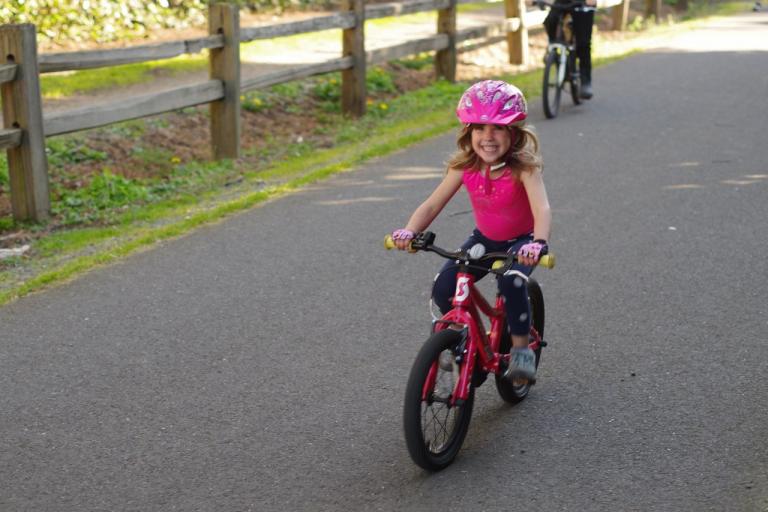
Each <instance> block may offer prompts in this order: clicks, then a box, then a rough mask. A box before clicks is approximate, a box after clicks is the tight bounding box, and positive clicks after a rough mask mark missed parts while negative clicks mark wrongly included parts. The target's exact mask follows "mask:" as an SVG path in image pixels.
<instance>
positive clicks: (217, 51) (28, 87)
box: [0, 0, 629, 221]
mask: <svg viewBox="0 0 768 512" xmlns="http://www.w3.org/2000/svg"><path fill="white" fill-rule="evenodd" d="M472 1H473V0H411V1H408V2H402V3H389V4H376V5H369V6H366V5H365V3H364V0H342V7H341V9H340V11H339V12H337V13H335V14H331V15H328V16H321V17H316V18H312V19H308V20H304V21H297V22H290V23H281V24H275V25H269V26H260V27H248V28H242V27H240V22H239V11H238V8H237V6H233V5H229V4H215V5H212V6H211V7H210V9H209V13H208V14H209V16H208V25H209V35H208V36H207V37H201V38H197V39H188V40H183V41H173V42H168V43H160V44H151V45H141V46H134V47H129V48H121V49H113V50H96V51H81V52H67V53H55V54H41V55H38V54H37V42H36V31H35V26H34V25H31V24H21V25H3V26H0V52H2V53H0V90H1V92H2V106H3V121H4V125H3V126H4V127H3V129H0V149H6V150H7V156H8V169H9V178H10V192H11V204H12V208H13V216H14V219H16V220H33V221H41V220H44V219H45V218H47V217H48V215H49V214H50V196H49V190H48V163H47V159H46V153H45V138H46V137H51V136H54V135H60V134H64V133H70V132H76V131H81V130H87V129H90V128H95V127H98V126H104V125H108V124H113V123H118V122H122V121H127V120H130V119H136V118H141V117H147V116H152V115H156V114H160V113H164V112H169V111H173V110H178V109H182V108H186V107H192V106H197V105H203V104H208V105H209V108H210V132H211V139H212V141H211V142H212V148H213V157H214V158H217V159H220V158H237V157H238V156H239V155H240V95H241V94H242V93H243V92H247V91H250V90H253V89H258V88H264V87H268V86H271V85H275V84H279V83H284V82H288V81H292V80H298V79H301V78H307V77H310V76H314V75H319V74H323V73H330V72H334V71H341V73H342V83H341V88H342V100H341V102H342V109H343V111H344V112H345V113H347V114H350V115H353V116H359V115H362V114H363V113H364V112H365V107H366V88H365V87H366V84H365V73H366V65H373V64H379V63H383V62H386V61H390V60H394V59H398V58H402V57H406V56H409V55H415V54H418V53H422V52H429V51H435V52H436V55H435V72H436V73H437V75H438V76H440V77H443V78H446V79H448V80H451V81H453V80H454V79H455V75H456V54H457V52H459V51H462V48H461V47H459V43H462V42H465V41H469V40H481V42H479V43H477V44H475V45H473V46H472V47H473V48H474V47H477V46H482V45H485V44H491V43H493V42H498V41H501V40H504V39H506V40H507V42H508V45H509V58H510V62H511V63H514V64H525V63H527V61H528V30H529V29H531V28H536V27H540V25H541V23H542V22H543V20H544V17H545V15H546V12H545V11H541V10H533V11H526V8H525V3H524V0H504V1H505V13H506V18H505V19H503V20H501V21H500V22H498V23H495V24H492V25H489V26H483V27H473V28H468V29H464V30H457V28H456V12H457V9H456V6H457V4H461V3H470V2H472ZM599 6H600V7H610V6H613V7H614V14H613V16H614V28H616V29H619V30H621V29H623V28H624V27H625V25H626V22H627V12H628V6H629V0H600V3H599ZM435 10H436V11H437V14H438V16H437V34H436V35H434V36H431V37H426V38H423V39H417V40H411V41H408V42H406V43H403V44H399V45H395V46H391V47H388V48H382V49H376V50H372V51H367V52H366V50H365V37H364V25H365V20H369V19H375V18H384V17H392V16H402V15H406V14H412V13H416V12H423V11H435ZM328 29H341V31H342V55H341V56H340V57H339V58H337V59H331V60H328V61H326V62H321V63H318V64H310V65H301V66H296V67H293V68H289V69H285V70H280V71H277V72H272V73H266V74H264V75H261V76H258V77H254V78H248V79H241V77H240V44H241V43H245V42H248V41H253V40H256V39H272V38H275V37H281V36H288V35H295V34H302V33H308V32H316V31H321V30H328ZM206 49H207V50H208V51H209V71H210V72H209V80H207V81H203V82H201V83H196V84H192V85H185V86H182V87H177V88H175V89H172V90H167V91H164V92H160V93H156V94H149V95H141V96H133V97H129V98H125V99H122V100H120V101H117V102H114V101H113V102H110V103H109V104H105V105H94V106H91V107H86V108H78V109H74V110H68V111H64V112H55V113H52V114H50V115H44V113H43V109H42V100H41V95H40V83H39V74H40V73H50V72H56V71H71V70H80V69H89V68H99V67H110V66H118V65H121V64H128V63H136V62H147V61H154V60H161V59H169V58H173V57H176V56H179V55H183V54H191V53H198V52H200V51H203V50H206ZM464 49H466V48H464Z"/></svg>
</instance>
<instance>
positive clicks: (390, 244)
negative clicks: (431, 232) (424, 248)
mask: <svg viewBox="0 0 768 512" xmlns="http://www.w3.org/2000/svg"><path fill="white" fill-rule="evenodd" d="M411 244H413V240H411V241H410V242H408V249H407V250H408V252H416V251H414V250H413V248H412V246H411ZM384 248H385V249H386V250H388V251H389V250H392V249H397V246H396V245H395V240H394V239H393V238H392V235H387V236H385V237H384Z"/></svg>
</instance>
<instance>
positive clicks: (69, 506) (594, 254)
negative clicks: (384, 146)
mask: <svg viewBox="0 0 768 512" xmlns="http://www.w3.org/2000/svg"><path fill="white" fill-rule="evenodd" d="M713 42H720V43H721V44H726V43H727V45H728V47H727V50H726V51H712V50H709V49H708V48H707V47H706V46H705V45H707V44H711V43H713ZM595 86H596V93H597V94H596V97H595V99H594V100H593V101H592V102H590V103H588V104H585V105H583V106H581V107H570V106H566V108H564V110H563V111H562V112H561V115H560V117H559V118H558V119H557V120H555V121H545V120H544V119H543V116H542V114H541V109H540V107H539V101H538V100H536V101H534V102H533V104H532V105H531V110H532V115H531V118H532V120H533V122H534V124H536V125H537V127H538V130H539V133H540V135H541V139H542V144H543V147H544V158H545V162H546V170H545V177H546V182H547V186H548V190H549V193H550V199H551V202H552V204H553V205H554V214H555V232H554V236H553V247H554V249H555V250H556V251H557V253H558V256H559V265H558V268H557V269H555V270H554V271H544V270H540V271H537V274H538V277H539V279H540V280H541V282H542V283H543V286H544V291H545V296H546V301H547V308H548V309H547V330H546V333H547V338H548V339H549V340H550V342H551V345H550V347H549V348H547V349H546V350H545V352H544V356H543V364H542V367H541V370H540V380H539V384H537V386H536V387H535V389H534V390H533V392H532V394H531V395H530V397H529V399H528V400H526V401H525V402H524V403H523V404H521V405H519V406H518V407H514V408H510V407H508V406H506V405H505V404H503V403H502V401H501V400H500V398H499V397H498V396H497V395H496V392H495V389H494V387H493V384H492V382H490V381H489V382H487V383H486V384H485V385H484V386H483V387H482V388H480V389H479V391H478V395H477V400H476V408H475V414H474V417H473V419H472V424H471V427H470V432H469V437H468V439H467V441H466V444H465V446H464V448H463V450H462V451H461V453H460V456H459V458H458V459H457V460H456V462H455V464H454V465H452V466H451V467H450V468H448V469H447V470H445V471H443V472H442V473H439V474H428V473H426V472H424V471H421V470H419V469H418V468H416V467H415V466H414V465H413V464H412V463H411V461H410V460H409V458H408V455H407V453H406V451H405V447H404V443H403V438H402V432H401V406H402V396H403V391H404V386H405V382H406V378H407V375H408V370H409V368H410V364H411V362H412V360H413V357H414V355H415V353H416V351H417V349H418V347H419V344H420V342H421V341H422V340H423V339H424V338H425V337H426V334H427V330H428V318H429V317H428V313H427V308H426V303H427V298H428V290H429V285H430V281H431V278H432V276H433V274H434V272H435V270H436V267H437V266H438V265H439V264H440V263H441V261H439V260H438V259H436V258H435V257H434V256H431V255H428V254H419V255H416V256H412V255H408V254H405V253H387V252H385V251H384V250H383V249H382V247H381V239H382V237H383V235H384V234H385V233H386V232H387V231H388V230H391V229H392V228H395V227H398V226H400V225H402V223H403V222H404V221H405V219H406V217H407V215H408V214H409V213H410V211H411V210H412V208H414V207H415V206H416V205H417V204H418V202H419V201H420V200H421V199H422V198H423V197H424V196H425V195H426V194H427V193H428V192H429V190H430V189H431V187H433V186H434V185H435V184H436V183H437V181H438V180H439V178H440V175H441V172H442V166H441V162H442V161H443V160H444V159H445V158H446V156H447V155H448V154H449V153H450V151H451V150H452V144H453V136H452V135H448V136H444V137H440V138H436V139H434V140H430V141H428V142H425V143H423V144H420V145H418V146H416V147H414V148H410V149H408V150H406V151H403V152H400V153H398V154H395V155H392V156H390V157H387V158H383V159H380V160H378V161H374V162H370V163H368V164H366V166H365V167H364V168H362V169H360V170H358V171H356V172H353V173H349V174H345V175H342V176H338V177H335V178H333V179H331V180H328V181H326V182H324V183H322V184H320V185H318V186H313V187H311V188H309V189H307V190H305V191H302V192H299V193H295V194H293V195H290V196H288V197H285V198H282V199H280V200H277V201H274V202H271V203H269V204H266V205H264V206H262V207H260V208H256V209H254V210H252V211H249V212H247V213H244V214H241V215H238V216H236V217H234V218H231V219H229V220H227V221H225V222H222V223H220V224H217V225H214V226H210V227H206V228H203V229H200V230H199V231H197V232H195V233H194V234H191V235H189V236H186V237H184V238H181V239H178V240H174V241H171V242H167V243H165V244H163V245H162V246H160V247H158V248H156V249H153V250H151V251H147V252H144V253H142V254H138V255H135V256H132V257H130V258H128V259H127V260H125V261H124V262H122V263H119V264H116V265H113V266H110V267H109V268H104V269H100V270H97V271H94V272H91V273H90V274H88V275H85V276H83V277H81V278H79V279H77V280H76V281H74V282H72V283H70V284H67V285H64V286H60V287H58V288H55V289H52V290H49V291H45V292H43V293H38V294H35V295H33V296H30V297H26V298H24V299H22V300H19V301H17V302H15V303H13V304H10V305H8V306H5V307H3V308H2V309H0V390H2V393H0V510H2V511H3V512H6V511H8V512H10V511H28V510H29V511H96V510H99V511H100V510H119V511H123V510H131V511H134V510H135V511H150V510H151V511H156V510H157V511H160V510H162V511H166V510H180V511H245V510H254V511H278V510H279V511H304V510H306V511H315V510H331V511H333V510H383V511H394V510H413V511H417V510H418V511H422V510H477V511H481V510H488V511H497V510H510V509H519V510H527V511H539V510H542V511H543V510H546V511H554V510H566V511H571V510H573V511H598V510H599V511H602V510H606V511H697V512H698V511H705V510H712V511H725V510H728V511H765V510H768V450H767V449H766V439H767V438H768V407H766V398H767V397H768V381H767V380H766V379H765V374H766V369H767V366H768V364H767V363H766V361H767V360H768V346H767V345H766V331H767V328H768V314H766V313H767V311H766V310H767V309H768V291H766V277H767V276H768V259H767V258H766V257H765V254H766V252H768V222H766V219H768V201H766V199H768V164H766V161H767V160H768V158H767V157H768V149H766V148H767V143H768V124H766V119H767V118H768V14H748V15H747V14H745V15H744V16H741V17H737V18H732V19H729V20H727V21H721V22H715V23H711V24H710V25H709V26H708V27H707V28H706V29H703V30H701V31H699V32H696V33H691V34H685V35H683V36H681V37H680V38H679V39H677V40H674V41H670V42H668V43H665V44H664V45H662V46H660V47H659V48H657V49H655V50H652V51H649V52H646V53H643V54H638V55H635V56H633V57H631V58H628V59H625V60H622V61H620V62H617V63H615V64H612V65H610V66H607V67H605V68H601V69H599V70H597V71H596V73H595ZM566 105H568V104H567V103H566ZM467 210H468V203H467V201H466V200H465V198H464V197H463V195H462V196H461V197H458V198H457V199H456V200H455V201H454V202H453V203H451V204H450V205H449V206H448V208H447V209H446V211H445V212H444V213H443V215H442V216H441V217H440V219H438V221H437V222H436V223H435V224H434V226H433V227H434V230H435V231H436V232H437V233H439V236H438V240H439V241H441V242H442V243H443V244H445V245H446V246H449V247H450V246H455V245H457V244H458V243H459V242H461V241H462V240H463V238H464V236H465V235H466V234H467V233H468V231H469V229H470V228H471V225H472V221H471V216H470V215H469V214H468V213H467Z"/></svg>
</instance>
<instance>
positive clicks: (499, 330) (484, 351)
mask: <svg viewBox="0 0 768 512" xmlns="http://www.w3.org/2000/svg"><path fill="white" fill-rule="evenodd" d="M453 306H454V307H453V309H451V310H450V311H449V312H448V313H446V314H445V315H443V317H442V318H441V319H440V320H437V321H435V325H434V328H433V329H434V331H435V332H438V331H442V330H444V329H448V328H455V327H456V326H460V327H461V329H462V331H463V333H464V334H463V338H464V341H463V343H464V344H465V346H464V350H463V351H462V354H461V357H462V361H463V362H464V364H462V365H461V366H460V371H459V378H458V379H457V381H456V387H455V389H454V392H453V394H452V398H451V405H457V404H461V403H463V402H464V401H465V400H466V399H467V396H468V395H469V390H470V385H471V384H472V375H473V374H474V371H475V364H477V362H478V358H477V356H478V355H479V357H480V364H481V365H482V369H483V370H484V371H486V372H489V373H499V372H500V366H501V362H502V361H503V360H505V359H507V358H508V356H507V355H506V354H500V353H499V346H500V344H501V337H502V335H503V334H504V332H503V329H505V328H506V327H505V325H504V320H505V314H504V300H503V298H502V297H501V296H500V295H499V294H498V293H497V295H496V303H495V306H493V307H492V306H491V305H490V304H489V303H488V301H487V300H486V299H485V297H483V295H482V294H481V293H480V291H479V290H478V289H477V288H476V287H475V276H473V275H472V274H470V273H469V272H467V271H466V270H465V269H460V270H459V272H458V274H457V277H456V291H455V293H454V297H453ZM481 313H482V314H484V315H485V316H486V317H488V318H489V319H490V322H491V330H490V332H489V333H486V331H485V329H484V326H483V322H482V317H481ZM529 338H530V342H529V344H528V346H529V347H530V348H531V349H532V350H537V349H538V348H539V346H540V344H541V336H540V335H539V333H538V332H537V331H536V329H535V328H534V327H533V325H531V330H530V335H529ZM437 369H438V367H437V363H435V364H434V365H433V366H432V368H431V369H430V372H429V375H428V377H427V379H426V380H425V382H424V388H423V390H422V399H424V400H427V399H428V397H429V396H430V395H431V393H432V389H433V387H434V385H435V379H436V377H437Z"/></svg>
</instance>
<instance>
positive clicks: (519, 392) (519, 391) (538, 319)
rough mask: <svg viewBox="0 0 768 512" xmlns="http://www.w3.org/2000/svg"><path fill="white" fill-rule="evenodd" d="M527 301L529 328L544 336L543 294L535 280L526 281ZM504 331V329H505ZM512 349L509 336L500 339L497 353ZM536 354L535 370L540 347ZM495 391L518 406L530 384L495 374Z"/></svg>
mask: <svg viewBox="0 0 768 512" xmlns="http://www.w3.org/2000/svg"><path fill="white" fill-rule="evenodd" d="M528 301H529V302H530V303H531V326H532V327H533V328H534V329H536V332H538V333H539V336H541V337H543V336H544V294H542V293H541V286H539V283H537V282H536V280H535V279H533V278H529V279H528ZM505 329H506V327H505ZM511 348H512V346H511V343H510V340H509V336H508V335H505V336H503V337H502V338H501V343H500V347H499V353H501V354H506V353H508V352H509V351H510V349H511ZM534 354H536V368H538V367H539V363H540V362H541V345H539V348H537V349H536V350H534ZM496 390H497V391H498V392H499V395H500V396H501V398H502V399H503V400H504V401H505V402H509V403H510V404H512V405H514V404H518V403H520V402H522V401H523V400H525V397H526V396H528V392H529V391H530V390H531V384H530V383H529V382H526V383H524V384H516V383H514V382H512V381H510V380H509V379H506V378H504V377H502V376H501V375H499V374H498V373H497V374H496Z"/></svg>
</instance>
